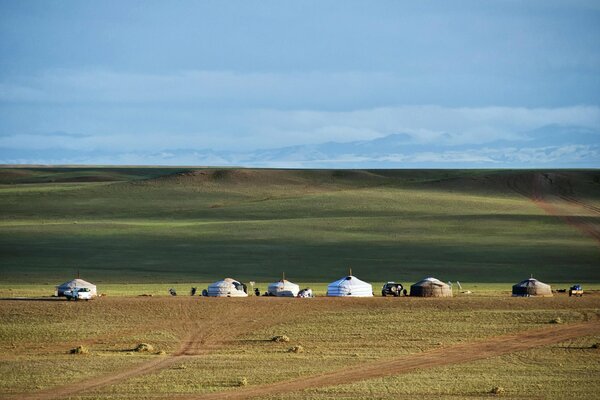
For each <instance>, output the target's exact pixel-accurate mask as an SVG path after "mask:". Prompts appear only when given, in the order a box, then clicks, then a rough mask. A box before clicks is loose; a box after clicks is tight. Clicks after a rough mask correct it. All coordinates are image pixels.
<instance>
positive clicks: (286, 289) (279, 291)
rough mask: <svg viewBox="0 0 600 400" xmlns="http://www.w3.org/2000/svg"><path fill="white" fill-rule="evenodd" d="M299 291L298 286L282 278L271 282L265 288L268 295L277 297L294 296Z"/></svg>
mask: <svg viewBox="0 0 600 400" xmlns="http://www.w3.org/2000/svg"><path fill="white" fill-rule="evenodd" d="M299 291H300V286H298V285H296V284H295V283H292V282H290V281H288V280H286V279H282V280H280V281H279V282H273V283H271V284H270V285H269V287H268V288H267V293H268V294H269V296H278V297H296V296H298V292H299Z"/></svg>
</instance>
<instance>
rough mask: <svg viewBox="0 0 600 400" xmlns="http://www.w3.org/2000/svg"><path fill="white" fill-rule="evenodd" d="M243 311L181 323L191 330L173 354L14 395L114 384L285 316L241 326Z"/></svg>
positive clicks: (27, 397) (37, 397) (36, 398)
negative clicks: (107, 372) (119, 369)
mask: <svg viewBox="0 0 600 400" xmlns="http://www.w3.org/2000/svg"><path fill="white" fill-rule="evenodd" d="M244 312H246V311H245V309H244V308H238V309H236V308H232V309H231V311H230V312H229V313H228V314H227V315H222V314H220V315H217V316H214V317H213V318H211V319H209V320H204V321H202V325H201V326H200V325H199V324H196V323H193V322H186V323H184V324H183V326H182V327H181V329H182V330H185V331H187V332H193V333H192V334H191V335H189V336H187V337H186V338H185V339H184V340H183V341H182V342H181V344H180V346H179V348H178V350H177V351H176V352H175V353H173V354H172V355H168V356H156V357H157V358H156V359H154V360H151V361H148V362H144V363H141V364H139V365H137V366H134V367H132V368H129V369H126V370H122V371H117V372H115V373H114V374H110V375H105V376H99V377H93V378H90V379H87V380H83V381H79V382H74V383H73V384H70V385H64V386H59V387H55V388H50V389H47V390H43V391H40V392H37V393H31V394H21V395H19V396H17V397H15V398H18V399H20V400H51V399H61V398H65V397H68V396H72V395H75V394H78V393H82V392H89V391H91V390H94V389H98V388H101V387H104V386H109V385H113V384H116V383H119V382H122V381H124V380H126V379H129V378H133V377H136V376H139V375H144V374H148V373H151V372H154V371H158V370H161V369H164V368H167V367H169V366H171V365H172V364H174V363H176V362H181V361H183V360H185V359H186V358H189V357H196V356H200V355H202V354H205V353H207V352H209V351H211V350H213V349H217V348H219V347H221V346H223V345H224V343H225V342H227V341H228V340H231V339H233V338H235V337H236V336H239V335H240V334H242V333H244V332H246V331H248V330H252V329H257V328H259V327H264V326H266V325H268V324H277V323H278V322H279V319H278V318H280V317H283V315H284V314H281V312H280V313H278V314H275V313H273V314H271V315H269V314H268V313H263V314H262V316H260V315H256V316H255V319H254V320H252V321H250V322H246V323H244V324H243V325H242V324H239V323H235V322H236V321H238V320H239V319H240V318H241V317H242V316H243V313H244ZM282 312H283V311H282ZM187 320H188V321H191V320H193V318H191V317H190V318H188V319H187ZM223 325H227V329H226V330H225V331H224V330H223ZM224 332H225V333H224Z"/></svg>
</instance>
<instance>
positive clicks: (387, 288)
mask: <svg viewBox="0 0 600 400" xmlns="http://www.w3.org/2000/svg"><path fill="white" fill-rule="evenodd" d="M402 293H404V295H405V296H406V292H405V291H404V286H402V284H401V283H396V282H388V283H386V284H385V285H383V287H382V288H381V295H382V296H383V297H385V296H394V297H398V296H400V295H402Z"/></svg>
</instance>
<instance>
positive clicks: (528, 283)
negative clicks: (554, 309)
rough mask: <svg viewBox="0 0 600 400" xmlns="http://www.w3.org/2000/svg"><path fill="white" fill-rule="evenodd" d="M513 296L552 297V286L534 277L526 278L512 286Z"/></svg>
mask: <svg viewBox="0 0 600 400" xmlns="http://www.w3.org/2000/svg"><path fill="white" fill-rule="evenodd" d="M512 295H513V296H521V297H530V296H542V297H552V287H550V285H547V284H545V283H543V282H540V281H538V280H537V279H534V278H529V279H525V280H524V281H521V282H519V283H517V284H516V285H514V286H513V287H512Z"/></svg>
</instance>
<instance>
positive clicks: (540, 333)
mask: <svg viewBox="0 0 600 400" xmlns="http://www.w3.org/2000/svg"><path fill="white" fill-rule="evenodd" d="M599 333H600V322H598V321H593V322H587V323H578V324H572V325H562V326H555V327H552V328H544V329H536V330H531V331H526V332H521V333H518V334H513V335H504V336H498V337H494V338H490V339H487V340H483V341H479V342H472V343H464V344H459V345H454V346H449V347H444V348H440V349H436V350H431V351H427V352H423V353H418V354H410V355H405V356H402V357H397V358H392V359H388V360H382V361H376V362H371V363H368V364H363V365H359V366H354V367H350V368H345V369H341V370H338V371H333V372H330V373H326V374H321V375H316V376H309V377H304V378H298V379H294V380H290V381H284V382H277V383H273V384H269V385H261V386H255V387H246V388H242V389H237V390H231V391H224V392H218V393H211V394H206V395H200V396H186V397H182V398H186V399H190V400H191V399H194V400H209V399H227V400H234V399H236V400H237V399H251V398H256V397H260V396H265V395H268V394H273V393H277V394H284V393H290V392H296V391H299V390H303V389H308V388H318V387H325V386H334V385H340V384H344V383H352V382H356V381H361V380H366V379H374V378H381V377H386V376H392V375H399V374H405V373H408V372H411V371H414V370H417V369H424V368H435V367H440V366H445V365H451V364H458V363H464V362H470V361H476V360H481V359H486V358H490V357H496V356H501V355H504V354H509V353H513V352H517V351H523V350H528V349H531V348H534V347H540V346H547V345H551V344H554V343H559V342H562V341H565V340H569V339H574V338H577V337H580V336H587V335H597V334H599Z"/></svg>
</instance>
